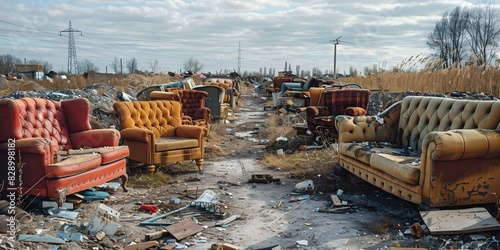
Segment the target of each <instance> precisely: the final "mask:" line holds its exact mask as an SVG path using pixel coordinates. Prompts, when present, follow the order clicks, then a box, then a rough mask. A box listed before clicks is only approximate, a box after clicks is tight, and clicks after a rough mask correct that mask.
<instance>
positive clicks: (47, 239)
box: [17, 234, 66, 245]
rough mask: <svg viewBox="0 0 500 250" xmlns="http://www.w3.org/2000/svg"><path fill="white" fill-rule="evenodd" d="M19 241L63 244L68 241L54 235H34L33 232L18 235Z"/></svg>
mask: <svg viewBox="0 0 500 250" xmlns="http://www.w3.org/2000/svg"><path fill="white" fill-rule="evenodd" d="M17 240H18V241H27V242H39V243H49V244H56V245H63V244H65V243H66V241H65V240H63V239H61V238H58V237H54V236H44V235H33V234H20V235H18V236H17Z"/></svg>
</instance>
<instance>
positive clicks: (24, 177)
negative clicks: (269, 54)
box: [0, 78, 237, 204]
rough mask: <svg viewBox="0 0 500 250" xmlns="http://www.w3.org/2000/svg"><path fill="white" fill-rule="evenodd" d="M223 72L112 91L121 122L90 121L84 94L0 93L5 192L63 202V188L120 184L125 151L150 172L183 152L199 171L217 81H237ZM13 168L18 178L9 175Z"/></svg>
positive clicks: (217, 106) (215, 107)
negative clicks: (60, 97)
mask: <svg viewBox="0 0 500 250" xmlns="http://www.w3.org/2000/svg"><path fill="white" fill-rule="evenodd" d="M222 80H223V82H221V81H222ZM229 80H230V79H224V78H216V79H215V80H214V79H213V80H210V81H207V84H206V85H200V86H196V85H195V84H194V81H193V79H192V78H187V79H184V80H183V81H179V82H172V83H165V84H156V85H152V86H149V87H146V88H144V89H143V90H141V91H139V92H138V94H137V95H136V96H135V97H134V96H131V95H128V94H126V93H123V92H122V93H118V96H117V97H118V98H119V99H120V100H121V101H119V102H116V103H115V104H114V105H113V108H114V112H115V113H116V115H117V117H118V119H119V130H118V129H115V128H107V129H92V127H91V124H90V109H91V106H90V103H89V101H88V100H87V99H85V98H77V99H71V100H65V101H60V102H58V101H53V100H49V99H42V98H21V99H16V100H14V99H9V98H6V99H2V100H0V119H1V120H2V123H1V125H0V127H1V129H0V131H1V132H0V145H1V147H0V157H1V159H2V161H3V162H2V166H4V167H2V168H0V181H2V183H4V186H3V189H2V196H3V198H5V196H6V195H7V194H8V190H14V189H15V190H17V191H19V190H21V191H20V192H21V193H22V195H31V196H41V197H48V198H49V199H51V200H54V201H57V202H58V203H59V204H62V202H64V201H65V199H66V196H68V195H71V194H76V193H78V192H81V191H83V190H87V189H89V188H92V187H95V186H97V185H100V184H103V183H106V182H109V181H111V180H114V179H116V178H121V180H122V187H123V189H124V190H125V191H126V190H127V188H126V184H127V180H128V176H127V159H130V160H134V161H137V162H140V163H142V164H144V165H145V166H146V169H147V171H148V172H149V173H151V174H152V173H154V171H155V169H156V167H155V165H160V164H166V163H172V162H181V161H187V160H190V161H191V160H193V161H195V162H196V165H197V167H198V170H199V171H202V170H203V157H204V146H205V145H204V143H205V137H206V135H207V134H208V133H209V129H210V122H211V121H212V120H213V119H214V117H213V116H212V115H213V114H215V115H216V119H218V118H221V117H223V114H221V110H222V108H221V107H223V106H224V104H223V102H224V100H225V97H224V95H226V94H227V93H228V92H225V89H224V87H220V86H217V85H224V84H227V85H228V86H227V88H226V89H232V88H236V87H237V82H236V81H229ZM208 83H210V84H208ZM216 83H217V84H216ZM212 90H215V91H212ZM230 92H231V91H230ZM231 93H237V91H236V89H235V90H234V91H233V92H231ZM209 98H211V99H210V100H208V99H209ZM229 99H232V100H234V96H232V97H230V98H229ZM207 100H208V101H207ZM206 104H208V105H206ZM205 105H206V106H205ZM225 106H226V107H227V106H229V104H227V105H225ZM12 176H15V177H16V179H15V181H10V182H9V180H12V179H13V178H14V177H12ZM6 184H8V185H6Z"/></svg>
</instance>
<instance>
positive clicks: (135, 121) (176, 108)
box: [113, 100, 182, 138]
mask: <svg viewBox="0 0 500 250" xmlns="http://www.w3.org/2000/svg"><path fill="white" fill-rule="evenodd" d="M113 108H114V110H115V112H116V113H117V114H118V118H119V120H120V125H121V128H122V129H126V128H141V129H148V130H151V131H153V133H154V134H155V137H156V138H159V137H164V136H174V135H175V128H176V127H178V126H179V125H181V122H182V120H181V104H180V103H179V102H177V101H167V100H156V101H133V102H115V103H114V104H113Z"/></svg>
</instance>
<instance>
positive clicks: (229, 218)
mask: <svg viewBox="0 0 500 250" xmlns="http://www.w3.org/2000/svg"><path fill="white" fill-rule="evenodd" d="M240 217H241V216H240V215H237V214H235V215H231V216H230V217H228V218H226V219H224V220H221V221H218V222H217V223H215V226H224V225H227V224H229V223H231V222H233V221H235V220H237V219H239V218H240Z"/></svg>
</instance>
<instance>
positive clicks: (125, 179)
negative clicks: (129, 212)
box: [120, 174, 128, 192]
mask: <svg viewBox="0 0 500 250" xmlns="http://www.w3.org/2000/svg"><path fill="white" fill-rule="evenodd" d="M120 179H121V180H122V188H123V192H128V187H127V183H128V175H127V174H124V175H122V176H120Z"/></svg>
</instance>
